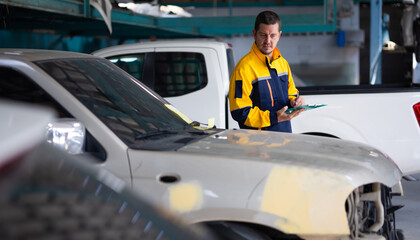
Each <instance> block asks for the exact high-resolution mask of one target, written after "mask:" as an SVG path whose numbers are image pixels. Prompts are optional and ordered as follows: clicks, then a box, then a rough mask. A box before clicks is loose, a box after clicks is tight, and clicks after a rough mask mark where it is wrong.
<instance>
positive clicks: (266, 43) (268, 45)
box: [252, 23, 281, 58]
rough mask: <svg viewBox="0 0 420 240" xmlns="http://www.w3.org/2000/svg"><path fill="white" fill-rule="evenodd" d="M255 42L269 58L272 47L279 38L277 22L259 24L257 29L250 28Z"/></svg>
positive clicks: (279, 32)
mask: <svg viewBox="0 0 420 240" xmlns="http://www.w3.org/2000/svg"><path fill="white" fill-rule="evenodd" d="M252 33H253V35H254V39H255V43H256V45H257V47H258V49H260V51H261V52H262V53H263V54H265V55H267V56H268V57H270V58H271V55H272V53H273V50H274V48H275V47H276V46H277V42H278V41H279V39H280V35H281V31H279V24H278V23H276V24H271V25H267V24H263V23H261V24H260V27H259V28H258V31H255V29H253V30H252Z"/></svg>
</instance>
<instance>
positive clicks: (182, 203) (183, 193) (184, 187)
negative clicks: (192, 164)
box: [168, 183, 203, 213]
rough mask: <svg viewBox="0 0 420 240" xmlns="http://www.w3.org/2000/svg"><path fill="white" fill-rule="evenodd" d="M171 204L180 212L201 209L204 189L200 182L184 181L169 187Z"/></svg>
mask: <svg viewBox="0 0 420 240" xmlns="http://www.w3.org/2000/svg"><path fill="white" fill-rule="evenodd" d="M168 191H169V204H170V208H171V210H173V211H176V212H179V213H185V212H189V211H192V210H195V209H199V208H200V207H201V206H202V205H203V189H202V188H201V186H200V185H199V184H198V183H182V184H178V185H175V186H171V187H170V188H169V189H168Z"/></svg>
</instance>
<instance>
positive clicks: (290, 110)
mask: <svg viewBox="0 0 420 240" xmlns="http://www.w3.org/2000/svg"><path fill="white" fill-rule="evenodd" d="M324 106H327V104H307V105H301V106H299V107H294V108H289V109H287V110H286V113H287V114H289V113H292V112H294V111H296V110H299V109H302V108H303V109H305V111H307V110H312V109H315V108H319V107H324Z"/></svg>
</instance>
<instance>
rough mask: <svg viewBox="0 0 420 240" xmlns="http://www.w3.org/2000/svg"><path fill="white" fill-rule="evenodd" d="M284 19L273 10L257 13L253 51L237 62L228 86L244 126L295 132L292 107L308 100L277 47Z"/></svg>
mask: <svg viewBox="0 0 420 240" xmlns="http://www.w3.org/2000/svg"><path fill="white" fill-rule="evenodd" d="M280 29H281V20H280V18H279V16H278V15H277V14H276V13H274V12H271V11H264V12H261V13H260V14H258V16H257V18H256V20H255V26H254V29H253V30H252V34H253V35H254V39H255V42H254V44H253V45H252V47H251V51H250V52H249V53H248V54H247V55H245V56H244V57H243V58H242V59H241V60H240V61H239V62H238V64H237V65H236V67H235V70H234V71H233V73H232V76H231V79H230V87H229V103H230V111H231V114H232V117H233V119H235V120H236V121H237V122H238V123H239V126H240V127H241V128H246V129H259V130H270V131H280V132H292V127H291V124H290V120H291V119H293V118H294V117H296V116H298V115H299V114H300V113H301V112H302V111H304V110H303V109H300V110H297V111H294V112H292V113H290V114H287V113H285V111H286V110H287V109H288V108H289V107H297V106H300V105H302V104H304V103H305V100H304V99H303V98H302V97H301V96H299V91H298V90H297V89H296V87H295V84H294V82H293V78H292V73H291V71H290V67H289V64H288V63H287V61H286V59H284V58H283V57H282V56H281V54H280V51H279V50H278V48H277V47H276V45H277V42H278V41H279V39H280V35H281V33H282V32H281V31H280Z"/></svg>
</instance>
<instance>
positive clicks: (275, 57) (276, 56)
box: [251, 42, 281, 65]
mask: <svg viewBox="0 0 420 240" xmlns="http://www.w3.org/2000/svg"><path fill="white" fill-rule="evenodd" d="M251 51H252V52H253V53H254V54H255V55H256V56H257V57H258V59H260V60H261V61H262V62H264V63H266V62H268V63H269V64H270V65H271V62H270V59H269V58H268V57H267V56H266V55H264V54H263V53H262V52H261V51H260V49H258V47H257V44H255V42H254V44H252V48H251ZM279 58H281V54H280V51H279V49H278V48H277V47H275V48H274V50H273V61H272V62H274V61H276V60H278V59H279Z"/></svg>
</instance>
